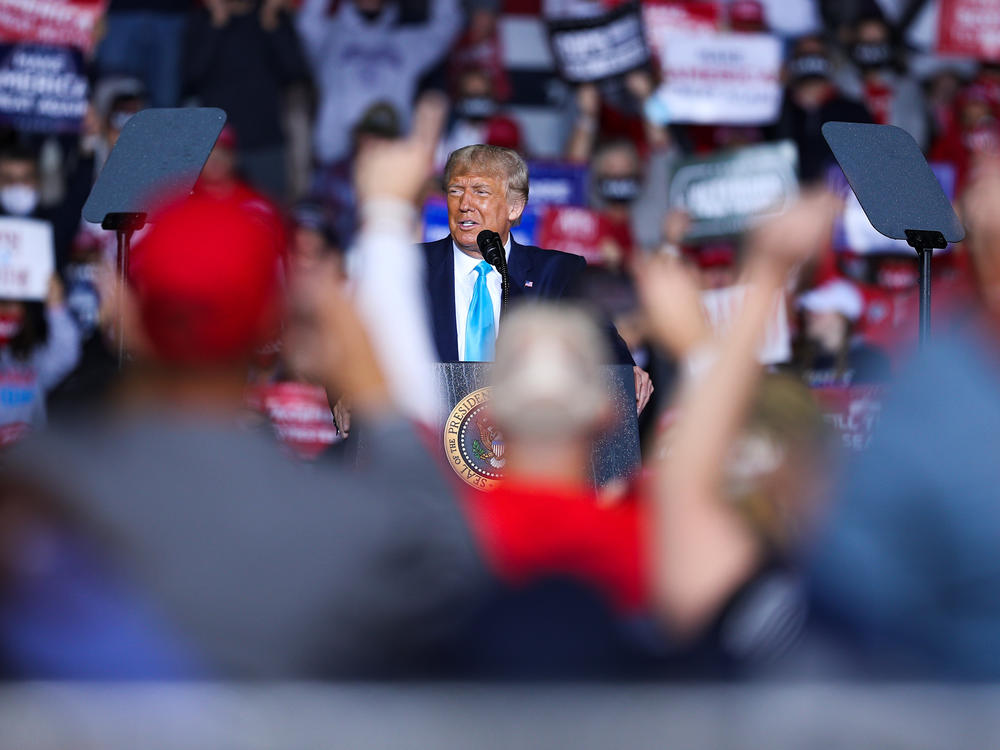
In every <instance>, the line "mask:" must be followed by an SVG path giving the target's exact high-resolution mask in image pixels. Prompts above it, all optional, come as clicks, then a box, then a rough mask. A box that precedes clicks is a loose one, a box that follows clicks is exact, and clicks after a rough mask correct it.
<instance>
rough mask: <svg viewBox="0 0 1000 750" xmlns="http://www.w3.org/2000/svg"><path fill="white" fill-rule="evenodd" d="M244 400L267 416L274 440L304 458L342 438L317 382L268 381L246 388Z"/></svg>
mask: <svg viewBox="0 0 1000 750" xmlns="http://www.w3.org/2000/svg"><path fill="white" fill-rule="evenodd" d="M247 403H248V405H249V406H250V407H251V408H252V409H254V410H255V411H258V412H260V413H262V414H265V415H267V418H268V419H269V420H270V422H271V425H272V426H273V427H274V431H275V433H276V434H277V437H278V440H280V441H281V443H282V444H283V445H284V446H286V447H287V448H289V449H290V450H291V451H292V452H293V453H294V454H295V455H296V456H297V457H299V458H301V459H303V460H305V461H311V460H313V459H315V458H316V457H318V456H319V454H320V453H322V452H323V451H324V450H325V449H326V448H328V447H329V446H331V445H333V444H334V443H338V442H340V441H341V440H342V439H343V438H342V437H341V436H340V434H339V433H338V432H337V426H336V425H335V424H334V421H333V413H332V412H331V411H330V403H329V401H328V399H327V395H326V390H325V389H324V388H322V387H320V386H318V385H311V384H309V383H297V382H294V381H279V382H275V383H268V384H267V385H262V386H257V387H256V388H252V389H250V391H249V392H248V393H247Z"/></svg>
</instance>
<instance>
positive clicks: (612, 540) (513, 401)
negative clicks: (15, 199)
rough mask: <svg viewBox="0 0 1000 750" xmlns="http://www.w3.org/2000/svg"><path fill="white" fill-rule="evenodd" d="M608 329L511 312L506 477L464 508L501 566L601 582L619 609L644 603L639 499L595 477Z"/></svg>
mask: <svg viewBox="0 0 1000 750" xmlns="http://www.w3.org/2000/svg"><path fill="white" fill-rule="evenodd" d="M604 348H605V344H604V341H603V339H602V338H601V335H600V332H599V331H598V329H597V328H596V327H595V326H594V324H593V323H592V322H591V321H590V320H589V318H588V316H587V315H586V314H585V313H584V312H582V311H580V310H576V309H574V308H569V307H561V306H542V305H532V306H525V307H522V308H520V309H516V310H513V311H512V312H511V313H510V315H509V317H507V318H506V319H505V320H504V328H503V331H502V333H501V335H500V337H499V338H498V340H497V350H496V364H495V366H494V370H493V374H492V382H493V394H492V397H491V400H490V415H491V419H492V420H493V422H494V424H495V426H496V428H497V430H498V431H499V432H500V434H501V436H502V437H501V439H502V441H503V444H504V449H503V451H504V452H503V455H504V459H505V461H506V466H505V468H504V472H505V479H504V480H503V482H502V483H501V484H500V485H499V487H497V488H495V489H493V490H492V491H488V492H479V491H470V492H469V493H468V495H467V496H466V498H465V504H466V508H467V510H468V514H469V517H470V520H471V523H472V526H473V528H474V530H475V531H476V535H477V537H478V539H479V542H480V545H481V547H482V549H483V553H484V555H485V557H486V559H487V562H488V563H489V565H490V567H491V568H492V570H493V571H494V573H495V574H496V575H497V576H498V577H499V578H500V579H501V580H502V581H503V582H505V583H507V584H508V585H511V586H514V587H519V586H525V585H528V584H530V583H532V582H534V581H537V580H540V579H542V578H545V577H565V578H569V579H575V580H577V581H580V582H585V583H587V584H590V585H593V586H594V587H595V588H596V589H597V590H598V591H600V592H601V593H602V594H603V595H604V597H605V598H606V601H607V603H608V604H609V605H611V606H613V607H614V608H615V609H616V610H617V611H618V612H620V613H633V612H637V611H639V610H641V609H643V608H644V605H645V597H646V595H645V591H646V586H645V581H644V579H643V568H644V566H643V565H642V544H641V538H640V537H641V533H640V528H641V508H640V506H639V504H638V503H637V502H636V498H635V496H634V493H632V494H627V496H626V497H625V499H623V500H620V501H619V502H616V503H613V504H612V503H607V502H603V499H602V496H601V493H600V491H599V490H598V489H596V488H594V486H593V484H592V480H591V476H590V456H591V450H592V448H593V441H594V439H595V438H596V437H597V436H598V435H600V433H601V432H602V431H603V430H604V429H605V428H606V427H607V426H608V423H609V421H610V420H611V418H612V414H613V412H612V409H611V401H610V396H609V394H608V391H607V387H606V384H605V382H604V379H603V373H602V369H601V366H600V364H601V363H602V362H605V361H607V360H606V356H605V352H604Z"/></svg>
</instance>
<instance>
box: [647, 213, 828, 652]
mask: <svg viewBox="0 0 1000 750" xmlns="http://www.w3.org/2000/svg"><path fill="white" fill-rule="evenodd" d="M832 215H833V209H832V204H831V201H830V199H829V198H828V197H827V196H822V197H816V198H811V199H808V200H806V201H803V202H802V203H801V204H800V205H799V206H797V207H796V208H794V209H792V210H791V211H789V212H788V213H787V214H785V215H783V216H781V217H778V218H777V219H774V220H772V221H771V222H769V223H768V224H766V225H765V226H763V227H761V228H760V229H759V230H758V231H757V232H756V233H755V235H754V237H753V240H752V246H751V260H750V264H749V268H748V272H747V279H746V281H747V292H746V297H745V299H744V303H743V309H742V311H741V313H740V314H739V315H738V316H737V317H736V320H735V322H734V324H733V326H732V328H731V329H730V330H729V331H728V332H727V333H726V334H725V335H724V336H723V337H722V338H721V339H719V340H717V341H711V340H710V339H709V338H708V337H707V336H704V335H702V334H699V333H698V329H699V325H698V323H697V316H698V315H699V312H698V311H697V310H695V309H693V308H694V307H695V306H696V305H697V304H698V303H697V295H696V290H695V289H694V286H693V284H692V283H690V282H685V281H683V280H682V278H681V276H680V274H683V273H684V272H683V270H682V269H681V267H680V265H679V263H677V262H676V261H673V260H670V259H658V260H656V261H655V262H653V263H650V264H649V265H648V266H647V267H646V268H644V269H642V271H641V273H640V274H638V280H639V286H640V293H641V294H642V296H643V301H644V304H645V306H646V310H647V312H648V313H649V314H650V317H651V323H652V329H653V331H654V335H655V336H656V338H657V340H658V341H659V343H660V344H661V345H662V346H664V347H666V348H668V349H673V350H674V351H675V353H676V354H678V355H680V356H681V357H689V358H690V360H691V363H692V365H693V367H692V368H691V369H692V370H697V369H701V370H702V372H701V373H700V374H699V373H697V372H691V373H689V374H688V377H687V379H686V382H685V383H684V385H683V386H682V390H681V394H680V397H679V400H678V403H677V414H678V417H677V422H676V423H675V426H674V429H673V432H672V435H671V440H670V450H669V452H668V453H666V454H665V455H664V456H662V457H661V458H660V459H659V461H658V464H657V467H656V481H655V490H654V498H653V514H652V519H653V531H652V533H653V543H652V544H651V550H652V561H651V563H652V566H653V567H652V576H651V579H652V581H653V584H652V585H653V587H654V588H653V592H652V595H653V600H654V602H655V604H656V607H657V609H658V612H659V614H660V615H661V616H662V618H663V619H664V620H665V621H666V622H667V623H668V625H669V626H670V627H671V628H672V629H673V631H674V632H675V633H676V634H678V635H680V636H685V635H692V634H694V633H696V632H697V631H698V630H699V629H700V628H701V627H702V626H703V625H705V624H706V623H707V622H708V621H709V620H710V619H711V618H712V617H713V615H715V614H716V613H717V612H718V611H719V609H720V607H721V606H722V605H723V604H724V603H725V601H726V600H727V599H728V598H729V597H730V596H731V595H732V594H733V593H734V592H735V591H736V590H737V589H738V588H739V587H740V585H741V584H743V583H744V582H746V580H747V579H748V578H749V577H750V576H751V575H752V574H753V573H754V571H755V570H756V569H757V567H758V566H759V565H760V563H761V562H762V558H763V552H764V550H763V549H762V547H761V545H760V544H759V542H758V539H757V537H756V536H755V535H754V534H753V532H752V531H751V530H750V529H749V528H748V527H747V526H746V524H745V522H744V520H743V519H742V518H741V517H740V516H738V515H737V513H736V512H735V511H734V510H732V509H731V508H730V507H728V506H727V503H726V501H725V498H724V496H723V492H722V481H723V477H724V472H725V466H726V462H727V458H728V456H729V453H730V450H731V448H732V446H733V444H734V442H735V439H736V437H737V435H738V434H739V431H740V427H741V425H742V424H743V421H744V418H745V416H746V412H747V409H748V406H749V404H750V401H751V399H752V396H753V393H754V390H755V387H756V385H757V383H758V379H759V376H760V366H759V365H758V363H757V357H756V353H757V349H758V347H759V345H760V342H761V340H762V338H763V335H764V329H765V326H766V323H767V320H768V319H769V317H770V315H771V313H772V311H773V310H774V305H775V300H776V295H777V294H778V292H779V291H780V290H781V289H782V288H783V287H784V284H785V281H786V279H787V277H788V274H789V272H790V271H791V270H792V268H793V267H794V266H795V265H796V264H797V263H799V262H801V261H802V260H804V259H805V258H807V257H808V256H809V255H810V254H811V253H812V252H813V251H814V250H815V249H816V248H818V246H819V245H820V243H821V242H822V240H823V238H824V237H825V236H826V235H827V233H828V231H829V228H830V222H831V221H832ZM701 330H704V328H703V327H702V328H701Z"/></svg>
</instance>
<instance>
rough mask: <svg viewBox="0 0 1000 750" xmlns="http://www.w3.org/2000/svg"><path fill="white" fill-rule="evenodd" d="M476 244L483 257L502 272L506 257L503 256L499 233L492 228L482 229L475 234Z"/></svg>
mask: <svg viewBox="0 0 1000 750" xmlns="http://www.w3.org/2000/svg"><path fill="white" fill-rule="evenodd" d="M476 244H477V245H479V252H481V253H482V254H483V259H484V260H485V261H486V262H487V263H489V264H490V265H491V266H493V267H494V268H495V269H497V270H498V271H499V272H500V273H501V274H503V272H504V267H505V266H506V265H507V263H506V261H507V259H506V258H505V257H504V252H503V243H502V242H500V235H499V234H497V233H496V232H494V231H493V230H492V229H484V230H483V231H482V232H480V233H479V234H478V235H477V236H476Z"/></svg>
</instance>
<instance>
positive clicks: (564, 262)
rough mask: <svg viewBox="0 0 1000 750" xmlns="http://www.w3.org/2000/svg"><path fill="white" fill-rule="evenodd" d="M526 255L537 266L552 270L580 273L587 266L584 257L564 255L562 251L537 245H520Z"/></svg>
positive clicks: (570, 254) (571, 254)
mask: <svg viewBox="0 0 1000 750" xmlns="http://www.w3.org/2000/svg"><path fill="white" fill-rule="evenodd" d="M518 247H520V248H521V249H522V250H524V252H525V254H526V255H527V256H529V257H530V258H531V260H532V262H533V263H534V264H536V265H544V266H547V267H550V268H554V269H559V270H565V271H572V272H580V271H582V270H583V269H584V267H585V266H586V265H587V261H586V260H584V258H583V256H582V255H574V254H573V253H564V252H563V251H562V250H546V249H545V248H541V247H536V246H535V245H520V244H519V245H518Z"/></svg>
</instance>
